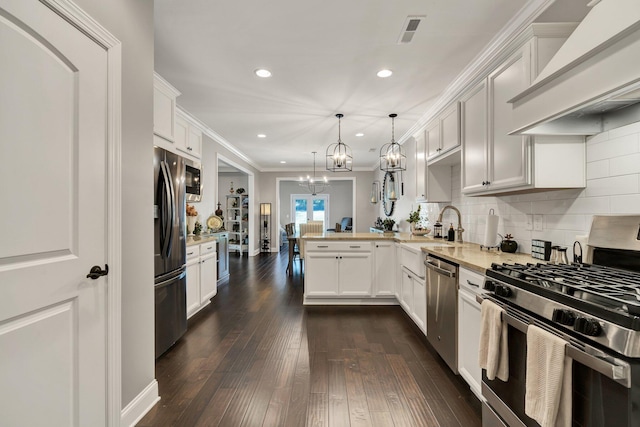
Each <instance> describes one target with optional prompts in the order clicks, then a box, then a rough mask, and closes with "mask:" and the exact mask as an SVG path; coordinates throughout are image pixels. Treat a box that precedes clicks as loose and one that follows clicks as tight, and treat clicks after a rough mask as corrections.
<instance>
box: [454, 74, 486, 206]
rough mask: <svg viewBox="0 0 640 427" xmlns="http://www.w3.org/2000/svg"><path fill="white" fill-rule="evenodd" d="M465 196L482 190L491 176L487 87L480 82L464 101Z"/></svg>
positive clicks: (463, 154)
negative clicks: (489, 169) (488, 172)
mask: <svg viewBox="0 0 640 427" xmlns="http://www.w3.org/2000/svg"><path fill="white" fill-rule="evenodd" d="M460 121H461V125H460V129H461V138H462V160H461V161H462V192H463V193H465V194H468V193H471V192H472V191H476V190H482V189H484V188H485V187H484V186H485V184H486V174H487V84H486V81H484V80H483V81H482V82H480V83H479V84H478V85H477V86H476V87H474V88H473V89H471V90H470V91H469V92H467V94H466V95H465V96H464V97H463V98H462V99H461V100H460Z"/></svg>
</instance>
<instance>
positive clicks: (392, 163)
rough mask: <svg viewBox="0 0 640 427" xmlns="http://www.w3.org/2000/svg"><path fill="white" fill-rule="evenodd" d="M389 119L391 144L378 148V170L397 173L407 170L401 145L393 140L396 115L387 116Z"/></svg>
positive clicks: (405, 157)
mask: <svg viewBox="0 0 640 427" xmlns="http://www.w3.org/2000/svg"><path fill="white" fill-rule="evenodd" d="M389 117H391V142H389V143H387V144H384V145H383V146H382V148H380V170H383V171H386V172H397V171H405V170H407V156H405V154H404V150H403V149H402V145H400V144H398V143H397V142H396V140H395V121H394V120H395V118H396V117H398V115H397V114H389Z"/></svg>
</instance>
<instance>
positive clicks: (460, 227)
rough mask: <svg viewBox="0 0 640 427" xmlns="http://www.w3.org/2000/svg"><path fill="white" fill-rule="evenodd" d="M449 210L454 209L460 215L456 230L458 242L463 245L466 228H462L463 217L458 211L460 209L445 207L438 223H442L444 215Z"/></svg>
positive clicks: (439, 215)
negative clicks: (463, 234)
mask: <svg viewBox="0 0 640 427" xmlns="http://www.w3.org/2000/svg"><path fill="white" fill-rule="evenodd" d="M447 209H453V210H454V211H455V212H456V213H457V214H458V228H457V230H456V231H457V233H456V234H457V235H458V238H457V239H456V242H459V243H462V233H463V232H464V228H462V216H461V215H460V211H459V210H458V208H456V207H455V206H452V205H447V206H445V207H444V208H442V210H441V211H440V213H439V214H438V220H437V221H436V222H439V223H442V215H443V214H444V211H446V210H447Z"/></svg>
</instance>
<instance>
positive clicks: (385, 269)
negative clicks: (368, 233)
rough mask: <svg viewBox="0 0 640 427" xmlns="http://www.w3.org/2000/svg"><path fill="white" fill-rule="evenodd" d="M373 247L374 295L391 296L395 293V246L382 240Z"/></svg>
mask: <svg viewBox="0 0 640 427" xmlns="http://www.w3.org/2000/svg"><path fill="white" fill-rule="evenodd" d="M374 245H375V248H374V271H373V277H374V282H375V289H374V295H376V296H393V295H395V292H396V289H395V283H396V269H395V265H396V256H395V254H396V248H395V244H394V242H392V241H384V240H382V241H379V242H375V244H374Z"/></svg>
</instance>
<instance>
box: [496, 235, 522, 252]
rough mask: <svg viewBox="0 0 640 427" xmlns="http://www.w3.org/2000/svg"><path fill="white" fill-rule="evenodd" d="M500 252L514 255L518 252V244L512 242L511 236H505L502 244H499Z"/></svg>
mask: <svg viewBox="0 0 640 427" xmlns="http://www.w3.org/2000/svg"><path fill="white" fill-rule="evenodd" d="M500 250H501V251H502V252H507V253H514V252H515V251H517V250H518V242H516V241H515V240H513V236H512V235H511V234H505V235H504V238H503V239H502V242H500Z"/></svg>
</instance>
